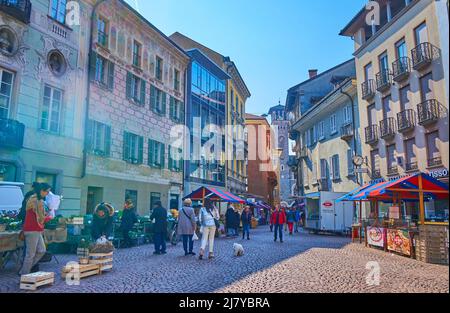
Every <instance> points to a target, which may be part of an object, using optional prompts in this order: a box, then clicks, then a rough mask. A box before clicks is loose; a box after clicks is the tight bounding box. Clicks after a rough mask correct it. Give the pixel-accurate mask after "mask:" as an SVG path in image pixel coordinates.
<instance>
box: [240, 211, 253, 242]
mask: <svg viewBox="0 0 450 313" xmlns="http://www.w3.org/2000/svg"><path fill="white" fill-rule="evenodd" d="M241 221H242V229H243V231H242V239H244V238H245V234H247V240H250V225H251V224H252V212H251V211H250V207H249V206H246V207H245V209H244V212H242V215H241Z"/></svg>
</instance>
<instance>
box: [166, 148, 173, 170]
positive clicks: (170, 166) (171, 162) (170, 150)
mask: <svg viewBox="0 0 450 313" xmlns="http://www.w3.org/2000/svg"><path fill="white" fill-rule="evenodd" d="M167 149H169V151H168V153H169V170H173V169H174V164H173V159H172V146H167Z"/></svg>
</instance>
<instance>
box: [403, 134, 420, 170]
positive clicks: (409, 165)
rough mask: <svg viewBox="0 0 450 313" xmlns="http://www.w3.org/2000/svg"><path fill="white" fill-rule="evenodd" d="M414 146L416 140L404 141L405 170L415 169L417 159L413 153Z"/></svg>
mask: <svg viewBox="0 0 450 313" xmlns="http://www.w3.org/2000/svg"><path fill="white" fill-rule="evenodd" d="M415 144H416V139H415V138H412V139H408V140H405V159H406V164H405V167H406V170H407V171H410V170H415V169H417V159H416V153H415V151H414V145H415Z"/></svg>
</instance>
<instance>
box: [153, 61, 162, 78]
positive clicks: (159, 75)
mask: <svg viewBox="0 0 450 313" xmlns="http://www.w3.org/2000/svg"><path fill="white" fill-rule="evenodd" d="M155 76H156V79H159V80H162V79H163V60H162V59H161V58H160V57H158V56H157V57H156V67H155Z"/></svg>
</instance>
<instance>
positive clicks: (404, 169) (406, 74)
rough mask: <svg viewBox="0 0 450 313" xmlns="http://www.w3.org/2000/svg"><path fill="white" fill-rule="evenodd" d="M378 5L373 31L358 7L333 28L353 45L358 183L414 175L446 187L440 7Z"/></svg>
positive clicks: (444, 28)
mask: <svg viewBox="0 0 450 313" xmlns="http://www.w3.org/2000/svg"><path fill="white" fill-rule="evenodd" d="M378 3H379V5H380V15H379V16H380V25H379V26H377V25H374V24H375V23H374V22H371V20H372V21H375V22H376V19H377V16H375V18H374V19H371V18H370V15H369V16H368V14H371V13H370V12H369V11H368V10H364V9H363V10H361V11H360V12H359V13H358V14H357V15H356V16H355V17H354V18H353V19H352V21H351V22H350V23H349V24H348V25H347V26H346V27H345V28H344V29H343V30H342V31H341V35H343V36H348V37H351V38H352V39H354V41H355V53H354V56H355V62H356V73H357V80H358V103H359V112H360V123H361V127H360V136H361V139H362V155H363V157H365V158H366V165H365V166H366V167H367V168H368V170H369V174H367V175H365V177H364V180H365V182H366V183H367V182H369V181H372V180H377V179H384V180H391V179H394V178H397V177H399V176H403V175H407V174H410V173H415V172H419V171H420V172H425V173H430V174H431V175H432V176H434V177H437V178H439V179H440V180H441V181H444V182H447V183H448V168H449V159H448V149H449V124H448V96H449V92H448V10H447V5H446V3H445V2H444V1H432V0H420V1H410V0H396V1H394V0H392V1H384V0H383V1H382V0H380V1H378ZM367 22H369V23H367Z"/></svg>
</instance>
